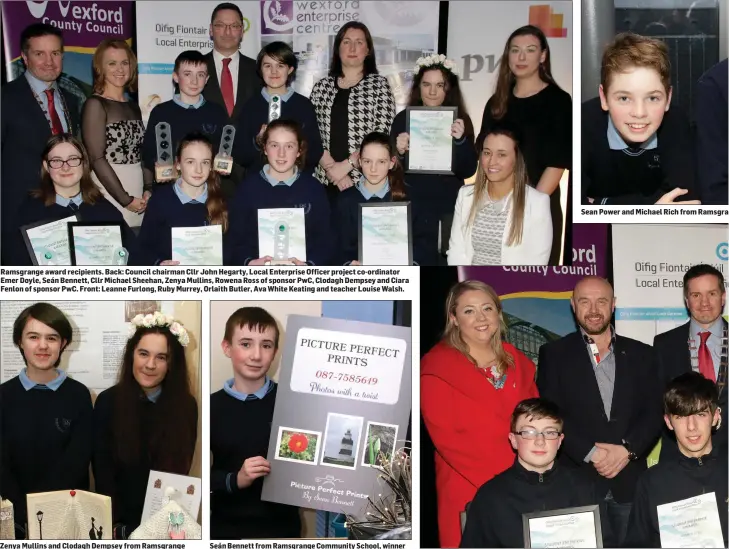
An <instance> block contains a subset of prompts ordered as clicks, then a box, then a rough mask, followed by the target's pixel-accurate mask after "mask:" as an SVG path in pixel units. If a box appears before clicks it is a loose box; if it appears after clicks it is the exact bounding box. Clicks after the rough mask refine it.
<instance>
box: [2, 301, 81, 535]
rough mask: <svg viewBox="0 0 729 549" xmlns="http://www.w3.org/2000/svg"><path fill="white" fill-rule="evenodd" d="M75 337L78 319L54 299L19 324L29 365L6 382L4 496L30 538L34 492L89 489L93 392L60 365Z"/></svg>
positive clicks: (18, 337) (16, 337)
mask: <svg viewBox="0 0 729 549" xmlns="http://www.w3.org/2000/svg"><path fill="white" fill-rule="evenodd" d="M72 338H73V328H72V326H71V323H70V322H69V321H68V319H67V318H66V316H65V315H64V314H63V312H61V311H60V310H59V309H57V308H56V307H54V306H53V305H50V304H48V303H36V304H34V305H31V306H30V307H28V308H26V309H25V310H23V311H22V312H21V313H20V315H18V318H17V319H16V320H15V323H14V325H13V343H14V344H15V346H16V347H17V348H18V350H19V351H20V354H21V355H22V357H23V361H24V362H25V368H23V370H21V371H20V374H18V375H17V376H16V377H14V378H12V379H10V380H8V381H6V382H5V383H3V384H2V385H0V425H1V427H0V442H2V459H1V460H0V494H2V496H3V499H8V500H10V501H11V502H12V503H13V507H14V514H15V535H16V537H17V539H25V536H26V528H25V526H26V518H27V517H26V515H27V511H26V495H27V494H33V493H36V492H51V491H56V490H72V489H78V490H88V489H89V463H90V462H91V449H92V429H93V427H92V416H91V412H92V407H91V394H90V393H89V390H88V389H87V388H86V387H85V386H84V385H83V384H81V383H79V382H78V381H76V380H74V379H71V378H69V377H67V376H66V372H64V371H63V370H60V369H58V365H59V364H60V363H61V357H62V356H63V351H64V350H65V349H66V348H67V347H68V345H70V343H71V340H72Z"/></svg>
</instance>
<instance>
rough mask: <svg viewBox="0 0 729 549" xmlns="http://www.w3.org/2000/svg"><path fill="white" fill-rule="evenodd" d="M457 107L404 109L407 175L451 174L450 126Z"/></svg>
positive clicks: (455, 115)
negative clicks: (408, 139)
mask: <svg viewBox="0 0 729 549" xmlns="http://www.w3.org/2000/svg"><path fill="white" fill-rule="evenodd" d="M457 118H458V107H407V109H406V115H405V131H406V132H407V133H408V134H409V135H410V147H409V150H408V162H407V164H408V165H407V166H406V170H405V171H407V172H408V173H435V174H443V175H452V174H453V137H452V136H451V126H452V125H453V122H455V121H456V119H457Z"/></svg>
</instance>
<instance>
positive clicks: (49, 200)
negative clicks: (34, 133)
mask: <svg viewBox="0 0 729 549" xmlns="http://www.w3.org/2000/svg"><path fill="white" fill-rule="evenodd" d="M61 143H68V144H70V145H73V146H74V148H75V149H76V150H77V151H78V154H79V156H80V157H81V168H82V169H83V172H82V174H81V181H79V187H80V189H81V198H82V199H83V201H84V202H85V203H86V204H92V205H93V204H96V202H98V201H99V200H101V198H102V195H101V191H100V190H99V188H98V187H97V186H96V184H95V183H94V180H93V179H91V163H90V161H89V153H88V152H86V147H84V145H83V143H81V141H79V140H78V139H76V138H75V137H74V136H73V135H71V134H70V133H59V134H58V135H53V136H51V137H50V138H49V139H48V141H47V142H46V147H45V149H43V155H42V156H41V158H42V162H41V172H40V177H41V182H40V188H38V189H33V190H32V191H31V192H30V195H31V196H32V197H33V198H40V199H41V200H42V201H43V204H44V205H46V206H52V205H53V204H55V203H56V187H55V186H54V185H53V179H51V174H50V172H49V171H48V168H47V167H46V166H47V165H48V160H49V158H50V154H51V151H52V150H53V149H54V148H55V147H56V145H60V144H61Z"/></svg>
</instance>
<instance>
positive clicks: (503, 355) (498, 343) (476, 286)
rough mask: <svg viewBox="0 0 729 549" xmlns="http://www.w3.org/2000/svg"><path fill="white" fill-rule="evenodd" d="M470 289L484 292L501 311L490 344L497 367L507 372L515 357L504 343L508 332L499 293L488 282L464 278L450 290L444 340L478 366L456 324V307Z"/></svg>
mask: <svg viewBox="0 0 729 549" xmlns="http://www.w3.org/2000/svg"><path fill="white" fill-rule="evenodd" d="M469 290H475V291H479V292H484V293H485V294H486V295H488V296H489V297H490V298H491V299H492V300H493V302H494V304H495V305H496V310H497V311H498V313H499V325H498V327H497V329H496V331H495V332H494V334H493V335H492V336H491V341H489V344H490V345H491V350H492V351H493V352H494V355H495V356H496V367H497V368H498V370H499V372H500V373H501V374H503V373H504V372H506V370H507V368H509V367H510V366H513V365H514V357H512V356H511V355H510V354H509V353H507V352H506V350H505V349H504V346H503V344H502V337H503V336H504V335H505V334H506V323H505V322H504V309H503V307H502V306H501V300H500V299H499V296H498V294H497V293H496V292H495V291H494V289H493V288H492V287H491V286H489V285H488V284H485V283H483V282H481V281H480V280H464V281H463V282H459V283H458V284H456V285H455V286H453V287H452V288H451V291H450V292H448V298H447V299H446V307H445V309H446V327H445V331H444V332H443V341H445V343H446V344H448V345H450V346H451V347H453V348H454V349H456V350H458V351H460V352H461V353H463V354H464V355H465V357H466V358H467V359H468V360H469V361H470V362H472V363H473V365H474V366H476V367H478V362H477V361H476V359H475V358H473V356H471V353H470V352H469V350H468V344H467V343H466V342H465V341H463V338H462V337H461V331H460V329H459V328H458V326H457V325H456V308H457V307H458V299H459V298H460V297H461V296H462V295H463V294H464V293H466V292H468V291H469Z"/></svg>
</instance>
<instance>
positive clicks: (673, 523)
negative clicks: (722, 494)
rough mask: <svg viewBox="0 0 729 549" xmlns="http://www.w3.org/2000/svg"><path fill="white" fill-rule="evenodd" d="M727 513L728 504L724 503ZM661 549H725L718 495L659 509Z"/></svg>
mask: <svg viewBox="0 0 729 549" xmlns="http://www.w3.org/2000/svg"><path fill="white" fill-rule="evenodd" d="M722 506H723V508H724V512H725V513H726V502H723V501H722ZM656 510H657V513H658V532H659V534H660V536H661V547H724V537H723V535H722V533H721V521H720V520H719V508H718V507H717V501H716V493H715V492H709V493H708V494H701V495H697V496H694V497H692V498H688V499H683V500H681V501H674V502H673V503H665V504H663V505H658V506H657V507H656Z"/></svg>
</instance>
